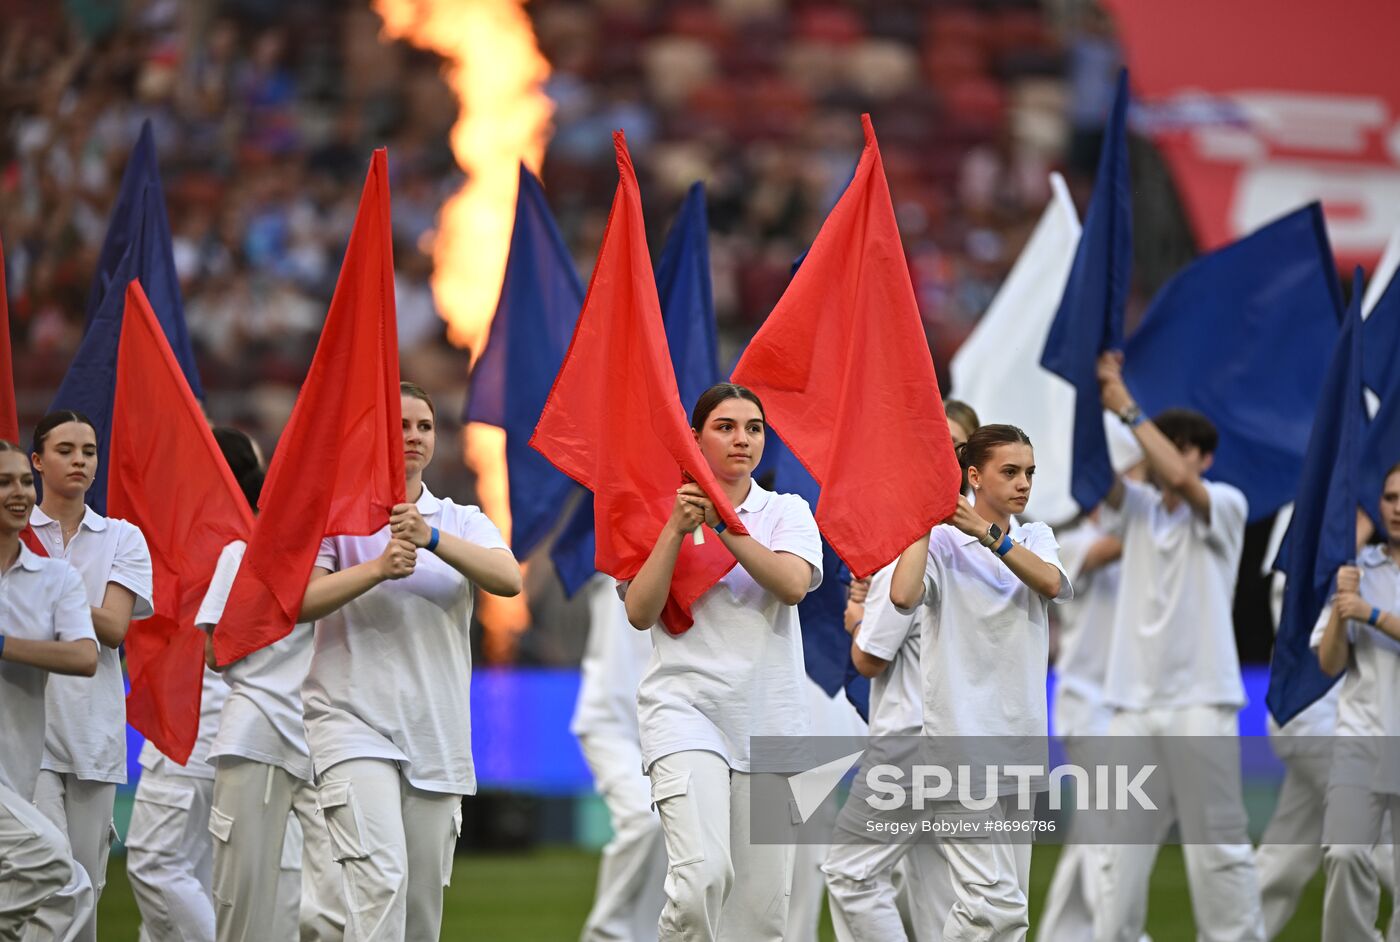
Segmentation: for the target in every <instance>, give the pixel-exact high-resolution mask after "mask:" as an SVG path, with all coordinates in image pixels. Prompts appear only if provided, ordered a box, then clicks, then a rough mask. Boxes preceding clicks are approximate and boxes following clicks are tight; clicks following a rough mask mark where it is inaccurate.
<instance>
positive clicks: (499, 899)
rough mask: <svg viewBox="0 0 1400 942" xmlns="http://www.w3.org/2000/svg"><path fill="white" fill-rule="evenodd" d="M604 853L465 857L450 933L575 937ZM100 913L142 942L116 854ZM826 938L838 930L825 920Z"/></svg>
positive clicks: (1187, 931)
mask: <svg viewBox="0 0 1400 942" xmlns="http://www.w3.org/2000/svg"><path fill="white" fill-rule="evenodd" d="M1057 851H1058V848H1055V847H1052V846H1047V847H1038V848H1036V851H1035V856H1034V858H1033V865H1032V867H1031V884H1032V888H1031V926H1032V934H1033V933H1034V926H1035V924H1036V914H1037V913H1038V912H1039V908H1040V906H1041V904H1042V903H1043V902H1044V899H1045V891H1046V888H1047V887H1048V886H1049V884H1050V876H1051V874H1052V872H1053V871H1054V867H1055V858H1056V856H1057ZM597 867H598V857H597V855H596V854H594V853H591V852H588V851H584V850H577V849H573V848H565V847H560V848H550V849H544V850H539V851H535V852H532V853H528V854H519V855H489V856H488V855H473V856H465V857H459V858H457V867H456V870H455V871H454V873H453V879H452V886H451V888H449V889H448V890H447V905H446V913H445V915H444V918H443V926H442V938H444V939H449V940H455V939H471V940H473V942H516V940H519V942H551V940H561V942H566V940H570V939H575V938H577V937H578V930H579V927H580V926H581V925H582V924H583V919H584V916H585V915H586V914H587V912H588V906H589V903H590V901H591V900H592V898H593V881H594V878H595V876H596V873H597ZM108 876H109V880H108V883H107V891H106V893H105V894H104V895H103V897H102V905H101V909H100V911H99V916H98V938H99V939H100V942H136V938H137V926H138V925H139V922H140V917H139V916H138V914H137V911H136V903H135V901H134V900H133V899H132V896H131V889H130V887H129V886H128V884H127V880H126V868H125V860H124V859H123V858H121V857H117V856H115V855H114V856H113V858H112V867H111V872H110V873H109V875H108ZM1321 915H1322V877H1321V875H1319V876H1317V877H1315V878H1314V879H1313V881H1312V883H1311V884H1309V886H1308V888H1307V890H1306V891H1305V892H1304V894H1303V896H1302V898H1301V899H1300V900H1299V901H1298V913H1297V915H1296V916H1294V918H1293V921H1292V923H1290V924H1289V926H1288V929H1287V930H1286V931H1285V932H1284V933H1283V934H1282V935H1280V936H1279V940H1280V942H1315V940H1316V939H1317V937H1318V925H1319V920H1320V918H1321ZM1148 931H1149V932H1150V933H1151V934H1152V936H1153V938H1154V939H1155V940H1156V942H1177V940H1189V939H1193V938H1195V932H1194V930H1193V923H1192V920H1191V901H1190V897H1189V896H1188V894H1187V892H1186V870H1185V867H1184V865H1183V862H1182V856H1181V848H1180V847H1174V846H1169V847H1164V848H1163V849H1162V853H1161V855H1160V856H1159V857H1158V858H1157V871H1156V873H1155V874H1154V876H1153V881H1152V898H1151V901H1150V903H1149V918H1148ZM821 938H822V939H823V940H829V939H831V938H832V935H831V929H830V926H829V925H827V924H826V922H825V920H823V926H822V933H821Z"/></svg>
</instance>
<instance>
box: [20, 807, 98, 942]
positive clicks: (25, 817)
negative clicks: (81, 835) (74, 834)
mask: <svg viewBox="0 0 1400 942" xmlns="http://www.w3.org/2000/svg"><path fill="white" fill-rule="evenodd" d="M70 884H76V887H77V888H76V889H75V890H73V891H71V892H69V893H68V894H67V895H66V896H64V897H62V898H60V899H58V900H57V903H58V905H55V906H51V907H48V912H47V920H46V922H45V923H43V924H40V925H35V924H33V923H31V922H30V920H31V919H33V918H34V917H35V916H36V914H37V913H38V912H39V910H40V908H41V907H43V906H44V904H45V902H46V901H48V900H52V899H54V897H55V896H56V894H58V893H59V892H60V891H62V890H64V889H65V888H68V887H69V886H70ZM92 908H93V899H92V885H91V884H90V883H89V882H88V879H87V874H86V873H84V872H83V869H82V868H81V867H79V866H78V865H77V864H76V863H75V862H74V861H73V856H72V854H71V853H70V852H69V850H68V841H67V839H66V838H64V836H63V832H62V831H60V830H59V829H58V827H57V826H56V825H54V823H53V822H52V821H50V820H49V819H48V818H46V817H44V815H42V814H40V813H39V811H38V809H37V808H35V807H34V806H33V805H32V804H30V803H29V802H28V801H27V800H25V799H24V798H22V797H20V795H19V794H18V793H17V792H15V791H13V790H11V789H10V788H8V787H7V786H5V785H3V784H0V942H15V940H17V939H19V938H21V937H23V936H25V935H27V936H28V937H30V938H34V939H37V940H42V942H51V940H63V942H68V940H70V939H72V938H74V937H75V936H76V935H77V933H78V932H80V931H81V930H82V927H83V926H84V925H85V924H86V923H87V922H88V920H89V919H90V918H91V916H92Z"/></svg>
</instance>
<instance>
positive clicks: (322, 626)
mask: <svg viewBox="0 0 1400 942" xmlns="http://www.w3.org/2000/svg"><path fill="white" fill-rule="evenodd" d="M418 510H419V512H420V513H422V515H423V517H424V519H426V520H427V521H428V525H429V526H433V527H437V528H438V529H439V530H441V531H442V532H443V533H450V534H452V535H453V536H456V537H459V538H460V539H463V540H466V541H467V542H469V543H475V544H477V545H478V546H484V547H486V548H488V549H509V547H507V546H506V543H505V541H504V540H502V539H501V532H500V531H499V530H497V529H496V525H495V524H494V523H492V522H491V521H490V520H489V519H488V518H487V516H486V515H485V514H484V513H482V512H481V511H480V510H479V509H478V508H476V507H473V506H464V505H461V504H456V503H453V502H452V501H451V500H447V499H439V498H437V497H434V496H433V495H432V494H431V493H430V492H429V491H428V489H427V488H426V487H424V488H423V493H422V494H421V495H420V496H419V498H418ZM388 543H389V527H388V525H387V524H386V525H385V526H384V528H383V529H381V530H379V531H378V532H377V533H375V534H374V535H373V536H337V537H330V538H327V539H325V540H322V541H321V552H320V555H318V556H317V557H316V566H317V568H319V569H325V570H327V571H329V572H336V571H338V570H341V569H348V568H350V567H351V566H356V565H359V564H360V563H363V562H368V561H370V560H373V559H377V558H378V557H379V555H380V554H381V553H383V552H384V547H385V546H387V545H388ZM475 593H476V586H474V585H473V584H472V583H471V582H470V581H468V580H467V578H466V577H465V576H463V575H462V574H461V573H460V572H458V571H457V570H455V569H453V568H452V567H451V566H449V565H448V564H447V563H445V562H443V561H442V560H441V559H439V558H438V557H437V555H436V554H434V553H430V552H428V551H427V550H419V551H418V565H417V567H416V568H415V569H414V570H413V575H411V576H409V577H407V578H406V579H397V580H392V581H389V582H382V583H380V584H379V585H377V586H375V587H374V588H373V589H370V590H369V591H368V592H366V593H365V594H364V595H362V596H360V597H359V598H357V599H355V600H354V601H352V602H350V603H349V604H347V605H345V606H344V607H343V608H341V609H340V610H339V611H337V612H334V613H333V614H331V615H328V616H326V617H325V618H323V619H321V620H320V621H319V622H317V623H316V634H315V642H314V649H313V653H312V655H311V669H310V671H309V673H308V674H307V677H306V683H305V684H304V685H303V687H302V703H303V704H304V706H305V708H306V739H307V743H308V744H309V745H310V747H311V760H312V763H313V764H314V766H315V768H316V773H317V774H318V775H319V774H321V773H323V772H325V770H326V769H328V768H330V767H331V766H333V765H335V764H336V763H337V762H344V761H345V760H347V759H387V760H389V761H391V762H397V763H398V764H399V768H400V770H401V771H402V773H403V776H404V777H405V778H406V779H408V781H409V783H410V784H411V785H413V786H414V787H415V788H420V789H422V790H424V791H430V792H442V793H446V794H452V795H473V794H476V772H475V769H474V768H473V766H472V741H471V699H470V696H469V687H470V685H471V669H472V665H471V641H470V638H469V632H470V629H471V622H472V605H473V603H474V601H475V598H474V597H475Z"/></svg>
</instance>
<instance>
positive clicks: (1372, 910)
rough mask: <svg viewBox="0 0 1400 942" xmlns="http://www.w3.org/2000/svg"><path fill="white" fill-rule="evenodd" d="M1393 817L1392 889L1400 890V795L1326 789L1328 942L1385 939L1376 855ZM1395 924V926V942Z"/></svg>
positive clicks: (1324, 856) (1324, 912)
mask: <svg viewBox="0 0 1400 942" xmlns="http://www.w3.org/2000/svg"><path fill="white" fill-rule="evenodd" d="M1386 812H1389V813H1390V823H1391V834H1390V837H1391V843H1392V845H1393V846H1392V847H1391V852H1392V853H1393V854H1395V859H1394V872H1393V873H1392V874H1391V881H1392V882H1391V885H1390V890H1391V892H1392V894H1393V893H1395V891H1396V889H1397V887H1396V884H1395V882H1394V880H1395V877H1394V873H1396V872H1400V825H1397V822H1400V795H1393V794H1379V793H1377V792H1373V791H1371V789H1369V788H1364V787H1362V786H1359V785H1332V786H1331V787H1330V788H1328V789H1327V814H1326V818H1325V824H1324V826H1323V832H1324V833H1325V834H1326V836H1327V840H1328V841H1329V843H1327V844H1325V845H1324V846H1323V851H1322V865H1323V868H1324V869H1325V870H1326V871H1327V889H1326V891H1325V892H1324V893H1323V897H1322V939H1323V942H1362V940H1366V939H1374V940H1376V942H1379V940H1380V938H1381V934H1380V933H1379V932H1377V931H1376V928H1375V926H1376V916H1377V913H1378V911H1379V909H1380V884H1379V880H1378V879H1377V877H1376V867H1375V863H1374V858H1373V856H1372V853H1373V849H1374V847H1375V845H1376V844H1378V843H1381V841H1379V840H1378V838H1379V837H1380V836H1381V824H1382V822H1383V820H1384V818H1385V815H1386ZM1395 925H1396V923H1395V921H1394V920H1392V922H1391V928H1392V932H1391V936H1392V942H1393V940H1394V936H1395V931H1394V928H1395Z"/></svg>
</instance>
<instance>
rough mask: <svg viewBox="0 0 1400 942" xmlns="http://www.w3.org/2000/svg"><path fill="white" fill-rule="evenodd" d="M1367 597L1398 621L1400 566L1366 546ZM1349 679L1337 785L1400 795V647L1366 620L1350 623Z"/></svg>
mask: <svg viewBox="0 0 1400 942" xmlns="http://www.w3.org/2000/svg"><path fill="white" fill-rule="evenodd" d="M1356 565H1357V567H1358V568H1360V570H1361V597H1362V598H1363V599H1365V600H1366V601H1367V602H1369V603H1370V604H1371V605H1374V606H1375V607H1377V608H1379V609H1380V610H1381V611H1383V612H1390V613H1391V617H1392V618H1394V617H1395V616H1396V613H1397V612H1400V566H1396V565H1395V562H1394V561H1393V560H1392V559H1391V558H1390V557H1389V556H1388V555H1386V553H1385V551H1384V549H1382V548H1381V547H1379V546H1374V545H1373V546H1366V547H1363V548H1362V550H1361V552H1360V553H1358V554H1357V557H1356ZM1331 614H1332V611H1331V607H1330V606H1329V607H1328V608H1326V609H1324V610H1323V612H1322V616H1321V617H1320V618H1319V619H1318V620H1317V624H1316V625H1315V626H1314V627H1313V633H1312V638H1311V644H1312V647H1313V650H1317V648H1318V646H1319V645H1321V643H1322V635H1323V633H1324V632H1325V631H1326V629H1327V621H1328V619H1329V618H1330V617H1331ZM1346 632H1347V641H1348V642H1349V643H1350V645H1351V650H1350V651H1349V653H1348V654H1347V666H1346V674H1345V675H1343V677H1342V680H1341V682H1340V683H1339V684H1337V686H1338V687H1340V688H1341V690H1342V692H1341V697H1340V699H1339V700H1338V701H1337V736H1338V737H1350V738H1347V739H1342V738H1338V739H1337V740H1335V741H1334V745H1333V750H1332V755H1333V761H1332V778H1331V781H1332V784H1334V785H1359V786H1362V787H1363V788H1369V789H1371V790H1372V791H1374V792H1378V793H1383V794H1389V795H1396V794H1400V756H1397V745H1396V744H1397V743H1400V739H1397V738H1396V737H1400V642H1397V641H1396V640H1395V639H1394V638H1392V637H1390V636H1389V635H1387V634H1386V633H1385V632H1383V631H1381V630H1380V629H1379V628H1373V627H1371V626H1370V625H1368V624H1366V623H1365V622H1364V621H1356V620H1355V619H1348V620H1347V624H1346Z"/></svg>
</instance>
